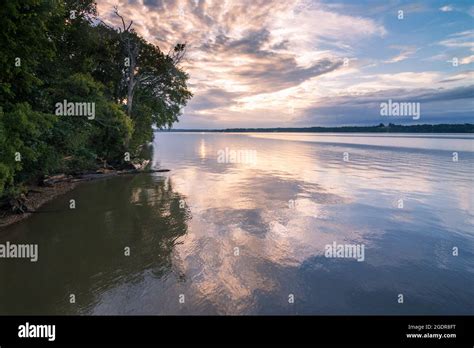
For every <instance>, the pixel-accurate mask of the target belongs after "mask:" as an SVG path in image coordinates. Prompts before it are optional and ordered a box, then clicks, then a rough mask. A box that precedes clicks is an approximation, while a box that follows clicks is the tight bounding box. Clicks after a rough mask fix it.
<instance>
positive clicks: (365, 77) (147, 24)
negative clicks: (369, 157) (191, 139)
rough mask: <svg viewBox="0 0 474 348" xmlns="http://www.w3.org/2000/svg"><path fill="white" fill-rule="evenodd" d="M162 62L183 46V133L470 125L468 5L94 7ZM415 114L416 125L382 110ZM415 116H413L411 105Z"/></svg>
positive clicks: (472, 6)
mask: <svg viewBox="0 0 474 348" xmlns="http://www.w3.org/2000/svg"><path fill="white" fill-rule="evenodd" d="M97 4H98V11H99V16H100V17H101V18H103V19H104V20H105V22H108V23H109V24H112V25H115V26H119V25H120V23H119V19H118V18H117V17H115V16H114V15H113V6H115V5H117V6H118V8H119V12H120V13H121V14H122V15H123V16H124V17H125V18H126V19H129V20H133V21H134V25H133V27H134V28H135V30H136V31H137V32H138V33H139V34H141V35H142V36H143V37H145V38H146V39H147V40H148V41H149V42H152V43H154V44H156V45H158V46H159V47H160V48H161V49H162V50H163V51H165V52H167V51H168V50H169V48H170V47H172V46H173V45H174V44H176V43H186V44H187V47H188V48H187V55H186V59H185V61H184V62H182V63H181V66H182V68H183V69H184V70H185V71H186V72H188V73H189V75H190V80H189V87H190V90H191V91H192V92H193V94H194V97H193V98H192V99H191V101H190V102H189V103H188V105H187V106H186V107H185V108H184V109H183V114H182V116H181V117H180V122H179V123H177V124H175V125H174V126H173V128H178V129H196V128H199V129H203V128H206V129H219V128H236V127H248V128H251V127H307V126H343V125H376V124H379V123H384V124H388V123H389V122H391V123H395V124H423V123H468V122H470V123H473V122H474V2H473V1H472V0H467V1H434V0H433V1H429V0H428V1H418V2H417V1H399V0H385V1H384V0H379V1H364V0H360V1H317V0H213V1H211V0H120V1H117V0H98V1H97ZM389 100H391V101H392V102H395V103H419V104H418V105H419V106H420V117H419V118H417V119H415V118H416V117H411V116H410V115H408V116H407V115H405V116H393V115H392V116H382V115H381V112H380V110H381V103H387V102H388V101H389ZM413 105H414V104H413Z"/></svg>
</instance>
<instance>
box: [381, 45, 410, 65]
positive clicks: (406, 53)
mask: <svg viewBox="0 0 474 348" xmlns="http://www.w3.org/2000/svg"><path fill="white" fill-rule="evenodd" d="M390 48H395V49H399V50H400V53H399V54H398V55H396V56H394V57H392V58H390V59H388V60H386V61H385V63H398V62H401V61H402V60H405V59H408V58H410V57H411V56H412V55H414V54H415V53H416V52H417V51H418V48H416V47H415V46H390Z"/></svg>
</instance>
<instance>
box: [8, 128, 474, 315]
mask: <svg viewBox="0 0 474 348" xmlns="http://www.w3.org/2000/svg"><path fill="white" fill-rule="evenodd" d="M153 145H154V146H153V147H154V151H153V166H155V167H156V168H167V169H170V170H171V171H170V172H169V173H156V174H140V175H134V176H133V175H132V176H120V177H115V178H111V179H104V180H100V181H95V182H89V183H83V184H81V185H79V186H78V187H77V188H76V189H75V190H73V191H70V192H68V193H67V194H65V195H64V196H61V197H59V198H57V199H56V200H54V201H52V202H50V203H48V204H46V205H45V206H43V207H42V208H41V211H42V212H41V213H37V214H34V215H33V216H32V217H31V218H29V219H27V220H24V221H22V222H20V223H18V224H15V225H12V226H9V227H7V228H4V229H3V230H0V243H6V242H7V241H9V242H11V243H28V244H32V243H34V244H38V248H39V259H38V261H37V262H30V261H29V260H25V259H0V314H124V315H127V314H473V313H474V229H473V223H474V210H473V203H474V194H473V193H474V189H473V169H474V148H473V145H474V138H473V137H472V136H469V135H449V136H446V135H443V136H441V135H440V136H431V135H430V136H427V135H402V136H396V135H389V136H380V135H361V134H358V135H350V134H349V135H348V134H344V135H330V134H324V135H315V134H277V133H271V134H253V135H252V134H223V133H219V134H218V133H205V134H202V133H156V134H155V141H154V144H153ZM453 153H454V154H453ZM244 155H245V156H244ZM456 156H457V161H456ZM235 162H240V163H235ZM70 199H74V200H75V201H76V209H69V200H70ZM334 243H335V244H336V245H357V246H359V247H362V246H363V247H364V249H363V250H364V255H363V256H364V257H363V260H362V259H361V258H359V260H357V259H356V258H351V257H350V256H349V257H348V256H347V255H344V256H346V257H333V258H331V257H327V256H328V255H327V253H326V249H327V246H328V245H334ZM128 250H129V251H130V254H129V255H128V253H127V251H128ZM359 250H360V249H359ZM71 294H73V295H74V296H75V303H70V302H71V301H70V299H71ZM400 295H403V303H399V302H400V301H399V300H400V298H401V297H400Z"/></svg>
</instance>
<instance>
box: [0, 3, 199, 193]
mask: <svg viewBox="0 0 474 348" xmlns="http://www.w3.org/2000/svg"><path fill="white" fill-rule="evenodd" d="M70 11H76V12H75V14H76V18H74V19H72V18H70V13H71V12H70ZM96 16H97V10H96V5H95V2H94V1H92V0H80V1H79V0H62V1H61V0H10V1H7V2H6V3H4V4H2V6H1V7H0V21H1V23H2V31H1V32H0V47H2V50H0V198H1V197H2V196H7V195H15V194H18V193H19V192H21V190H22V185H24V184H29V183H32V182H35V181H38V180H40V179H41V178H43V177H44V176H45V175H51V174H54V173H60V172H65V173H78V172H83V171H88V170H94V169H95V168H97V167H98V166H99V165H102V164H103V163H108V164H112V165H116V166H120V165H122V164H123V158H124V153H125V152H130V153H132V154H134V155H135V156H138V154H139V151H138V150H139V149H140V147H141V145H143V144H144V143H146V142H149V141H151V140H152V138H153V127H158V128H164V127H170V126H171V125H172V124H173V123H174V122H176V121H177V120H178V117H179V115H180V110H181V109H182V107H183V106H185V105H186V102H187V100H188V99H189V98H191V93H190V92H189V91H188V89H187V80H188V76H187V74H186V73H185V72H183V71H182V70H181V69H180V68H179V67H178V62H179V59H176V57H180V55H182V54H184V52H185V46H184V45H177V46H176V48H175V50H174V51H172V52H173V55H172V56H169V55H165V54H163V53H162V52H161V50H160V49H159V47H157V46H154V45H152V44H150V43H148V42H146V41H145V40H144V39H143V38H141V37H140V36H139V35H138V34H137V33H136V32H134V31H133V30H131V31H128V32H125V33H123V32H120V31H119V30H115V29H113V28H111V27H108V26H106V25H103V24H100V23H99V21H98V20H97V19H96ZM125 35H126V36H125ZM125 37H127V38H128V39H130V40H132V42H133V43H134V45H135V46H136V47H137V52H138V55H137V57H136V64H137V65H136V74H137V75H136V79H137V82H138V83H137V85H136V88H135V89H134V95H135V99H134V102H133V109H132V108H130V109H131V110H130V111H129V114H127V111H128V109H127V105H126V104H125V100H127V81H128V79H129V76H128V75H127V69H126V67H125V66H124V61H125V58H126V57H127V49H126V46H125V44H124V42H125V41H124V38H125ZM18 62H19V63H20V64H15V63H18ZM17 65H18V66H17ZM64 100H66V101H67V102H72V103H74V102H81V103H93V104H94V106H95V118H94V119H87V118H86V117H79V116H62V115H56V114H55V111H56V106H57V103H62V102H63V101H64ZM129 115H130V116H129ZM18 154H20V156H21V160H17V159H18V156H16V155H18Z"/></svg>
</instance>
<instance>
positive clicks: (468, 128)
mask: <svg viewBox="0 0 474 348" xmlns="http://www.w3.org/2000/svg"><path fill="white" fill-rule="evenodd" d="M168 131H170V132H226V133H258V132H262V133H268V132H280V133H283V132H288V133H474V124H472V123H465V124H419V125H413V126H403V125H397V124H393V123H390V124H388V125H387V126H386V125H384V124H383V123H381V124H379V125H378V126H345V127H305V128H289V127H283V128H282V127H278V128H226V129H170V130H168Z"/></svg>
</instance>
